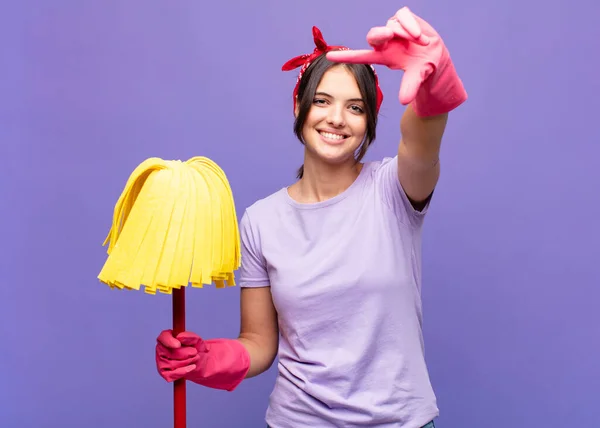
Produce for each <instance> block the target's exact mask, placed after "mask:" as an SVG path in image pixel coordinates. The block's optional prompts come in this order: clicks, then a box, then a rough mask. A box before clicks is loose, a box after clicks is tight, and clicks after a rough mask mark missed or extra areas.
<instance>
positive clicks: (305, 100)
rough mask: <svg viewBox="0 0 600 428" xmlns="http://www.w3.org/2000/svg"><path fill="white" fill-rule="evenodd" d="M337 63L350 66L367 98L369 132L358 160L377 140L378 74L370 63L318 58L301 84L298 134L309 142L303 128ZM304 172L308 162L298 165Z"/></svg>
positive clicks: (357, 156)
mask: <svg viewBox="0 0 600 428" xmlns="http://www.w3.org/2000/svg"><path fill="white" fill-rule="evenodd" d="M336 65H337V66H339V65H342V66H343V67H346V68H347V69H348V70H349V71H350V72H351V73H352V74H353V75H354V78H355V79H356V82H357V83H358V88H359V90H360V94H361V96H362V98H363V99H364V100H365V111H366V114H367V131H366V133H365V139H364V141H363V142H362V144H361V145H360V147H359V148H358V150H357V153H356V154H355V159H356V162H360V161H361V159H362V158H363V157H364V156H365V154H366V153H367V150H368V148H369V146H370V145H371V144H372V143H373V141H375V134H376V128H377V86H376V83H375V74H374V73H373V70H372V69H371V67H370V66H369V65H365V64H339V63H336V62H332V61H329V60H328V59H327V58H326V57H325V55H321V56H319V57H318V58H317V59H315V60H314V62H313V63H312V64H311V65H310V66H309V67H308V68H307V69H306V71H305V73H304V74H303V75H302V79H301V80H300V85H299V86H298V101H297V102H298V116H297V117H296V120H295V121H294V134H295V135H296V137H297V138H298V140H300V142H301V143H302V144H305V143H304V139H303V138H302V130H303V128H304V122H305V121H306V117H307V116H308V112H309V111H310V109H311V107H312V105H313V99H314V96H315V92H316V91H317V87H318V86H319V83H320V82H321V79H322V78H323V75H324V74H325V72H326V71H327V70H329V69H330V68H332V67H334V66H336ZM303 175H304V165H302V166H300V168H299V169H298V174H297V178H299V179H300V178H302V176H303Z"/></svg>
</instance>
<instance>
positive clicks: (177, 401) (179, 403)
mask: <svg viewBox="0 0 600 428" xmlns="http://www.w3.org/2000/svg"><path fill="white" fill-rule="evenodd" d="M183 331H185V288H184V287H181V288H179V289H176V288H174V289H173V336H176V335H178V334H179V333H181V332H183ZM173 416H174V427H175V428H186V418H185V416H186V396H185V379H179V380H176V381H175V382H174V383H173Z"/></svg>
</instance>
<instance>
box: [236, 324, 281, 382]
mask: <svg viewBox="0 0 600 428" xmlns="http://www.w3.org/2000/svg"><path fill="white" fill-rule="evenodd" d="M237 340H238V341H239V342H240V343H241V344H242V345H243V346H244V347H245V348H246V350H247V351H248V354H249V355H250V369H249V370H248V373H247V374H246V379H248V378H251V377H255V376H258V375H260V374H261V373H264V372H266V371H267V370H269V368H270V367H271V365H272V364H273V361H275V357H276V355H277V346H278V343H277V341H273V340H272V339H271V340H265V339H264V338H261V337H258V336H257V335H252V334H243V335H240V337H238V339H237Z"/></svg>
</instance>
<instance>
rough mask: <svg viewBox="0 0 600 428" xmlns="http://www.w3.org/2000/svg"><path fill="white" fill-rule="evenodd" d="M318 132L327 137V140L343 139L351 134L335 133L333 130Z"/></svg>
mask: <svg viewBox="0 0 600 428" xmlns="http://www.w3.org/2000/svg"><path fill="white" fill-rule="evenodd" d="M318 132H319V134H320V135H321V136H322V137H325V138H326V139H327V140H332V141H342V140H345V139H346V138H348V137H349V135H346V134H333V133H331V132H326V131H318Z"/></svg>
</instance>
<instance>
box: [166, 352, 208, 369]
mask: <svg viewBox="0 0 600 428" xmlns="http://www.w3.org/2000/svg"><path fill="white" fill-rule="evenodd" d="M199 362H200V356H198V355H196V356H194V357H192V358H186V359H184V360H167V359H163V358H161V357H158V358H157V359H156V366H157V367H158V368H159V369H160V370H161V371H172V370H176V369H179V368H181V367H187V366H191V365H197V364H198V363H199Z"/></svg>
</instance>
